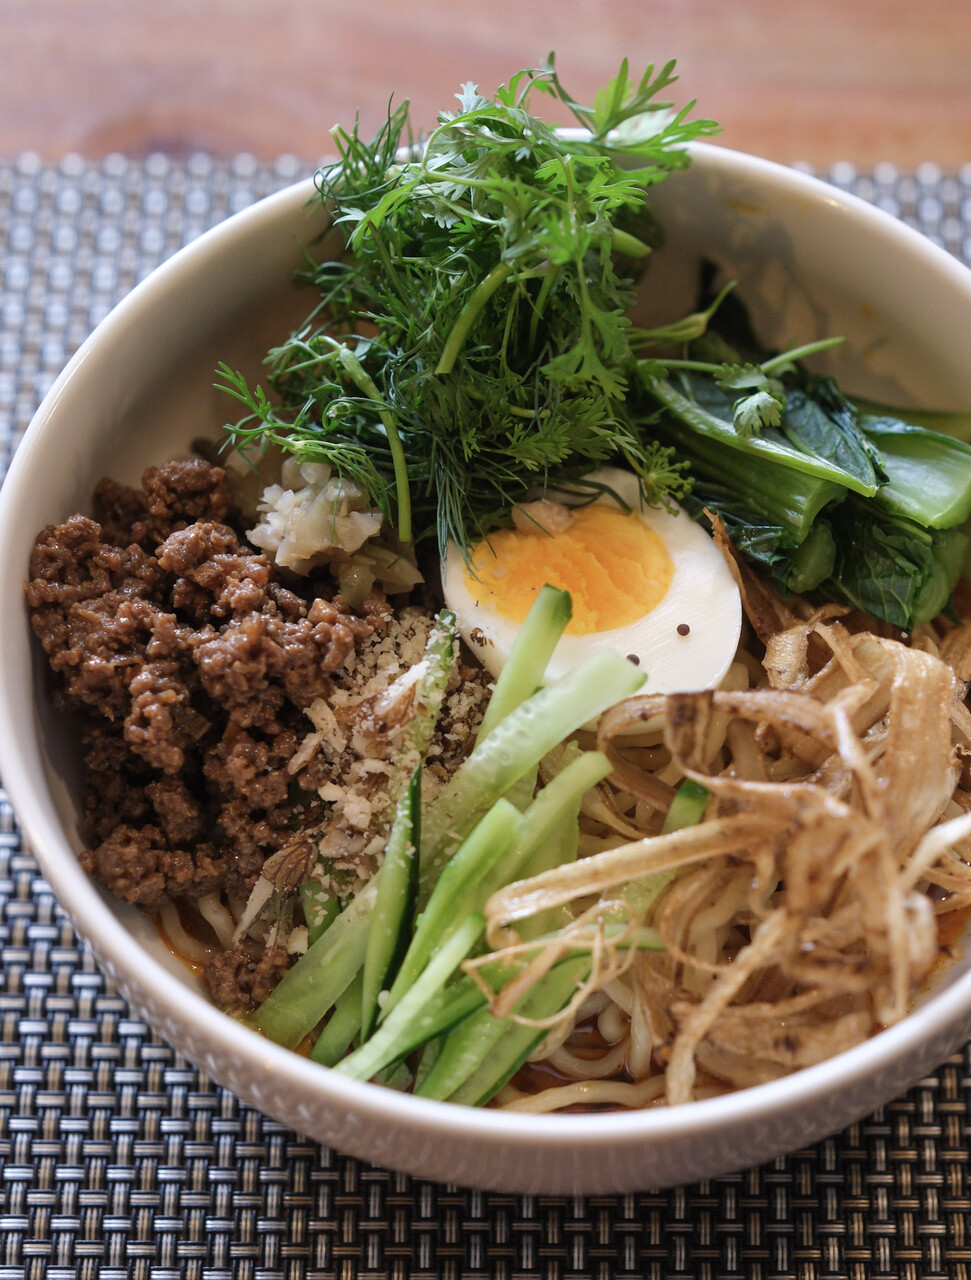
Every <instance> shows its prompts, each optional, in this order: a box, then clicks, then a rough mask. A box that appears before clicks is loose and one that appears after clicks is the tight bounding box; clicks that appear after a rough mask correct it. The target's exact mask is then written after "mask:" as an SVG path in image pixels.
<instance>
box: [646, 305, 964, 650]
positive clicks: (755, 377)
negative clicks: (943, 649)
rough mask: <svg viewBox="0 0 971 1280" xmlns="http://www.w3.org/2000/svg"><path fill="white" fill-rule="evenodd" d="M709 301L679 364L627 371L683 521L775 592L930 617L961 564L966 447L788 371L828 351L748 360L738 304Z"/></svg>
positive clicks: (760, 353)
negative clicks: (669, 448) (679, 483)
mask: <svg viewBox="0 0 971 1280" xmlns="http://www.w3.org/2000/svg"><path fill="white" fill-rule="evenodd" d="M719 299H721V300H723V310H722V309H721V308H719V307H716V306H714V304H712V305H711V306H709V308H708V310H707V311H706V312H705V313H704V314H705V316H706V327H705V330H704V332H702V333H698V334H696V335H695V336H693V337H692V339H691V341H690V342H689V343H688V344H687V345H686V347H685V349H684V350H685V354H684V355H682V356H679V357H676V358H671V359H652V358H647V359H644V360H642V362H641V364H640V366H639V371H640V375H641V380H642V383H643V386H644V389H645V392H646V396H647V400H648V404H649V405H653V406H654V412H653V413H652V412H651V410H650V408H647V409H645V416H646V417H648V418H649V421H650V423H651V429H652V430H654V431H655V432H656V433H659V434H660V435H661V436H662V437H663V438H664V439H665V440H667V441H669V442H670V443H671V444H672V445H673V446H674V447H675V449H676V451H677V452H678V454H679V455H680V456H681V457H683V458H685V459H687V460H688V461H689V462H690V464H691V470H692V473H693V475H694V477H695V484H694V486H693V488H692V490H691V492H690V494H688V495H686V497H685V499H684V502H685V505H686V507H687V508H688V510H689V512H690V513H691V514H692V515H693V516H694V517H695V519H700V520H706V519H708V518H709V517H710V516H718V517H720V518H721V519H722V521H723V522H724V525H725V529H726V532H727V533H728V535H729V537H730V538H731V539H732V541H733V543H734V544H735V546H736V547H737V548H738V550H739V551H741V552H742V553H743V554H744V555H745V556H746V557H748V559H750V560H751V561H752V562H753V563H754V564H756V565H757V566H758V567H759V568H760V569H761V570H762V571H763V572H764V573H765V574H766V575H767V576H768V577H769V578H770V579H771V580H772V581H774V582H775V584H776V585H777V586H778V587H779V588H780V590H781V591H782V592H783V593H785V594H790V593H798V594H806V593H811V592H815V593H816V594H817V595H818V596H819V597H821V598H825V599H828V600H837V601H841V602H844V603H847V604H850V605H854V606H856V607H858V608H860V609H863V610H864V611H865V612H867V613H870V614H872V615H873V616H874V617H876V618H879V619H881V620H882V621H884V622H889V623H892V624H893V625H895V626H898V627H901V628H903V629H904V630H909V629H910V628H912V627H914V626H916V625H918V624H919V623H922V622H927V621H929V620H930V619H931V618H933V617H934V616H935V615H936V614H938V613H940V612H941V611H942V610H943V609H945V608H946V607H947V605H948V602H949V600H950V597H951V593H952V591H953V589H954V587H955V585H956V583H957V581H958V579H959V577H960V575H961V571H962V568H963V566H964V562H965V557H966V552H967V547H968V540H967V538H966V537H965V535H964V534H963V533H961V532H960V531H959V530H958V528H957V526H958V525H961V524H963V523H964V522H965V521H966V520H967V519H968V517H969V515H971V445H969V444H966V443H964V442H963V441H961V440H959V439H955V438H954V437H952V436H950V435H947V434H945V433H943V432H939V431H933V430H930V429H928V428H925V427H922V426H918V425H912V424H908V423H906V422H904V421H901V420H900V419H899V418H898V417H895V416H894V414H893V413H892V412H891V411H887V410H884V411H880V410H879V408H878V407H876V406H870V407H869V408H868V409H866V410H864V409H862V408H861V407H859V406H858V405H856V404H855V403H854V402H853V401H852V400H851V399H850V398H848V397H847V396H846V395H844V394H843V392H842V391H841V390H840V389H839V387H837V385H836V384H835V382H834V381H833V380H832V379H830V378H821V377H814V376H811V375H810V374H809V373H808V372H807V371H806V370H805V368H804V367H803V366H802V365H801V363H800V361H801V360H802V359H803V358H804V357H806V356H807V355H809V354H812V353H813V352H815V351H818V350H819V349H820V348H821V347H823V346H827V345H830V344H829V343H820V344H818V345H813V346H809V347H801V348H798V349H796V350H794V351H788V352H784V353H782V354H781V355H773V354H772V353H770V352H767V351H764V350H760V349H759V347H758V344H757V342H756V339H755V337H754V335H753V332H752V327H751V322H750V320H749V318H748V315H747V313H746V312H745V309H744V306H743V304H742V303H740V302H739V301H738V299H737V298H734V297H733V298H731V299H730V302H729V301H727V300H726V294H725V291H724V290H723V291H722V293H721V294H720V295H719ZM716 301H717V299H716ZM740 390H747V391H748V392H749V395H748V396H742V397H739V396H738V392H739V391H740ZM766 397H768V399H766ZM770 401H771V404H770V403H769V402H770ZM952 425H954V424H952ZM957 425H960V424H957Z"/></svg>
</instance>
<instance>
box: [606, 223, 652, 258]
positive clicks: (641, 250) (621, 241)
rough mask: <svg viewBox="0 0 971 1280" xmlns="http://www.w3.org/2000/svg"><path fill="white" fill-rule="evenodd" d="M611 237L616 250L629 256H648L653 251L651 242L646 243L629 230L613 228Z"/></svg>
mask: <svg viewBox="0 0 971 1280" xmlns="http://www.w3.org/2000/svg"><path fill="white" fill-rule="evenodd" d="M610 238H611V240H612V241H613V243H614V248H615V249H616V251H617V252H618V253H622V254H624V256H625V257H627V258H646V257H647V255H648V254H649V253H650V252H651V246H650V245H649V244H645V243H644V241H643V240H641V239H639V238H638V237H637V236H632V235H631V233H630V232H629V231H621V229H620V228H619V227H613V228H612V229H611V232H610Z"/></svg>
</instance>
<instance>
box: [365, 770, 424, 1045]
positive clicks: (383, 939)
mask: <svg viewBox="0 0 971 1280" xmlns="http://www.w3.org/2000/svg"><path fill="white" fill-rule="evenodd" d="M420 806H421V769H420V768H418V769H416V770H415V771H414V773H413V774H412V775H411V781H410V782H409V784H408V789H407V791H406V792H405V794H404V795H403V796H402V797H401V799H400V800H399V801H398V805H397V808H396V810H395V817H394V822H393V823H392V826H391V833H390V835H389V836H388V842H387V844H386V846H385V850H384V861H383V862H382V864H381V882H380V884H379V885H378V892H377V897H376V898H375V902H374V911H373V912H372V914H371V928H370V931H369V933H368V940H367V951H366V952H365V955H364V974H363V981H362V985H361V1039H362V1040H366V1039H367V1037H368V1036H369V1035H370V1034H371V1028H372V1027H373V1026H374V1021H375V1019H376V1017H377V1013H378V995H379V994H380V992H381V991H383V990H384V989H385V987H386V986H387V985H388V984H389V983H390V982H391V981H392V980H393V978H394V975H395V972H396V971H397V967H398V965H399V964H400V963H401V960H402V958H403V956H404V955H405V952H406V951H407V949H408V936H409V927H408V926H409V924H410V920H411V915H412V912H413V910H414V905H415V895H416V893H417V890H418V840H419V825H420V817H419V815H420Z"/></svg>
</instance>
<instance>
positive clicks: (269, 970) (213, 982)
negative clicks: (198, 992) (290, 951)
mask: <svg viewBox="0 0 971 1280" xmlns="http://www.w3.org/2000/svg"><path fill="white" fill-rule="evenodd" d="M288 964H289V956H288V955H287V953H286V951H285V950H284V948H283V947H269V948H268V949H267V950H266V951H264V952H263V953H262V955H260V956H259V957H258V958H255V957H253V956H252V955H250V953H249V952H248V951H247V950H246V948H245V947H234V948H232V949H231V950H229V951H222V952H220V953H219V954H218V955H215V956H213V958H212V959H211V960H210V961H209V962H208V964H207V965H206V970H205V975H206V981H207V982H208V984H209V990H210V991H211V992H212V995H213V999H214V1000H215V1001H216V1003H217V1004H219V1005H221V1006H222V1007H223V1008H224V1009H234V1010H238V1011H239V1012H241V1013H248V1012H249V1011H250V1010H252V1009H255V1008H256V1007H257V1005H259V1004H262V1003H263V1001H264V1000H265V999H266V997H267V996H268V995H269V994H270V992H271V991H272V990H273V988H274V987H275V986H276V984H277V983H278V982H279V981H280V979H281V978H282V977H283V975H284V973H286V970H287V966H288Z"/></svg>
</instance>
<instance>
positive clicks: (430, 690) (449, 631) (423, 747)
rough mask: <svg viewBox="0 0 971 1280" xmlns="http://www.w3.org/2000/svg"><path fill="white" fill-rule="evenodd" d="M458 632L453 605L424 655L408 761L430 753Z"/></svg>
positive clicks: (434, 630)
mask: <svg viewBox="0 0 971 1280" xmlns="http://www.w3.org/2000/svg"><path fill="white" fill-rule="evenodd" d="M456 636H457V632H456V629H455V614H454V613H452V611H451V610H450V609H442V610H441V611H440V612H439V614H438V617H437V618H436V619H435V625H434V627H432V630H431V631H430V633H429V636H428V640H427V642H426V644H425V652H424V654H423V655H422V662H423V663H424V670H423V672H422V675H421V680H420V683H419V688H418V710H417V712H416V714H415V716H414V717H413V719H412V721H411V723H410V724H409V725H408V728H407V730H406V732H405V737H404V742H403V743H402V756H403V758H404V759H405V760H406V761H407V760H408V759H409V757H411V756H412V755H413V754H414V755H417V757H418V758H419V759H424V758H425V756H426V755H427V753H428V747H429V744H430V743H431V740H432V735H433V734H434V732H435V725H436V724H437V723H438V717H439V713H440V711H441V709H442V699H443V698H444V696H445V689H446V687H447V685H448V678H449V676H450V675H451V672H452V662H453V660H454V658H455V644H456ZM412 767H414V766H412ZM409 781H410V778H409ZM406 786H407V783H406ZM403 789H404V788H403ZM396 799H397V797H396Z"/></svg>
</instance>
